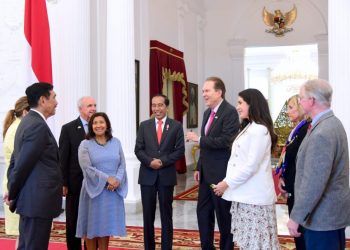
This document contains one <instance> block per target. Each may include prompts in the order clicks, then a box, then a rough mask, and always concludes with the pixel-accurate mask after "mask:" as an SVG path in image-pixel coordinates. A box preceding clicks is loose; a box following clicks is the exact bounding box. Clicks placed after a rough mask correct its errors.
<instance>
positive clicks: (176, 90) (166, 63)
mask: <svg viewBox="0 0 350 250" xmlns="http://www.w3.org/2000/svg"><path fill="white" fill-rule="evenodd" d="M167 80H169V81H172V82H173V84H172V86H171V88H172V97H170V96H169V98H170V99H171V100H172V102H173V113H174V119H175V120H177V121H179V122H181V123H182V122H183V116H184V114H185V113H186V112H187V110H188V97H187V77H186V68H185V62H184V59H183V52H181V51H179V50H176V49H174V48H171V47H169V46H167V45H165V44H163V43H161V42H159V41H156V40H151V43H150V103H151V98H152V96H154V95H156V94H160V93H163V85H164V82H166V81H167ZM150 114H152V111H151V110H150ZM176 171H177V172H178V173H186V160H185V156H184V157H183V158H182V159H180V160H178V161H177V162H176Z"/></svg>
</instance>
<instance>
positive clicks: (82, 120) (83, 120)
mask: <svg viewBox="0 0 350 250" xmlns="http://www.w3.org/2000/svg"><path fill="white" fill-rule="evenodd" d="M79 118H80V121H81V123H82V124H83V126H85V125H88V124H89V122H88V121H87V120H85V119H84V118H83V117H81V116H79Z"/></svg>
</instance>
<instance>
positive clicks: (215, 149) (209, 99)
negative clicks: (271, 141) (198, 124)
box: [186, 77, 239, 250]
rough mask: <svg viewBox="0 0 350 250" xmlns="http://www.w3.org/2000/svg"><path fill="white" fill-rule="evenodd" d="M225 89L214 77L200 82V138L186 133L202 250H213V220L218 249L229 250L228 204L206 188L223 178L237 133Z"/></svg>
mask: <svg viewBox="0 0 350 250" xmlns="http://www.w3.org/2000/svg"><path fill="white" fill-rule="evenodd" d="M225 92H226V89H225V85H224V83H223V81H222V80H221V79H220V78H218V77H209V78H207V79H206V81H205V82H204V86H203V98H204V101H205V103H206V105H207V106H208V109H207V110H206V111H205V112H204V115H203V122H202V129H201V136H198V135H197V134H196V133H194V132H188V133H187V135H186V139H187V140H192V141H194V142H198V143H199V146H200V155H199V160H198V163H197V171H195V173H194V178H195V180H196V181H197V182H199V194H198V203H197V219H198V227H199V233H200V239H201V246H202V249H205V250H211V249H215V247H214V245H213V241H214V226H215V216H214V212H215V215H216V218H217V222H218V226H219V230H220V249H227V250H232V248H233V242H232V234H231V214H230V208H231V202H229V201H226V200H224V199H222V198H221V197H218V196H216V195H215V193H214V192H213V190H212V188H211V187H210V185H211V184H217V183H218V182H220V181H221V180H222V179H224V178H225V176H226V168H227V163H228V160H229V158H230V155H231V144H232V142H233V139H234V136H235V135H236V133H237V132H238V129H239V119H238V114H237V111H236V109H235V108H234V107H233V106H232V105H231V104H229V103H228V102H227V101H226V100H225Z"/></svg>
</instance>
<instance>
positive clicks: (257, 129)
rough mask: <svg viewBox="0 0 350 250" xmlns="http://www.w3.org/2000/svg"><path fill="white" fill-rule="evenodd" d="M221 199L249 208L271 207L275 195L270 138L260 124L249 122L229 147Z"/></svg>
mask: <svg viewBox="0 0 350 250" xmlns="http://www.w3.org/2000/svg"><path fill="white" fill-rule="evenodd" d="M224 181H226V183H227V184H228V186H229V188H227V189H226V191H225V193H224V194H223V196H222V198H223V199H225V200H229V201H236V202H241V203H246V204H253V205H272V204H274V203H275V202H276V193H275V188H274V182H273V178H272V170H271V137H270V133H269V131H268V130H267V128H266V127H265V126H264V125H260V124H256V123H255V122H252V123H251V124H248V125H247V127H245V128H244V130H242V132H241V133H240V134H239V135H238V136H237V137H236V139H235V141H234V142H233V145H232V152H231V157H230V160H229V162H228V166H227V171H226V177H225V179H224Z"/></svg>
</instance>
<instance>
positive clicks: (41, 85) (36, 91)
mask: <svg viewBox="0 0 350 250" xmlns="http://www.w3.org/2000/svg"><path fill="white" fill-rule="evenodd" d="M51 90H53V85H52V84H50V83H46V82H37V83H34V84H32V85H30V86H29V87H28V88H27V89H26V95H27V97H28V104H29V107H31V108H36V107H38V104H39V99H40V97H42V96H44V97H45V98H46V99H49V97H50V91H51Z"/></svg>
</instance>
